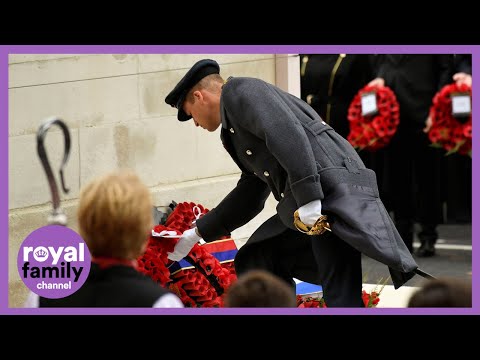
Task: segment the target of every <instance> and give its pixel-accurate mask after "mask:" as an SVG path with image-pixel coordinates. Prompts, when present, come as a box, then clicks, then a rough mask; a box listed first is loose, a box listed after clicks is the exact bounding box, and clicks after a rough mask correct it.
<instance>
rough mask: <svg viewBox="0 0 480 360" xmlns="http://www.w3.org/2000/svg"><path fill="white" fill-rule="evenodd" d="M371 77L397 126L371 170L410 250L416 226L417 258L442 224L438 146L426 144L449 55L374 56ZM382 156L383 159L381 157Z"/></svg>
mask: <svg viewBox="0 0 480 360" xmlns="http://www.w3.org/2000/svg"><path fill="white" fill-rule="evenodd" d="M376 64H377V69H376V74H377V78H376V79H374V80H373V81H372V82H371V83H370V85H378V86H388V87H390V88H391V89H392V90H393V92H394V93H395V95H396V97H397V100H398V103H399V107H400V124H399V126H398V128H397V132H396V133H395V135H394V136H393V138H392V140H391V142H390V144H388V145H387V147H386V148H385V149H381V150H380V151H378V153H377V161H378V163H377V165H375V166H374V170H375V171H376V173H377V176H378V177H379V183H380V194H381V197H382V199H383V200H384V201H385V204H386V206H387V209H388V210H389V211H391V212H392V213H393V217H394V221H395V224H396V227H397V229H398V231H399V233H400V235H401V237H402V238H403V240H404V241H405V244H406V245H407V247H408V249H409V250H410V251H411V252H413V237H414V225H415V223H416V222H418V223H419V224H420V232H419V233H418V237H419V239H420V242H421V245H420V248H419V249H418V252H417V254H418V255H419V256H432V255H434V254H435V248H434V245H435V242H436V241H437V238H438V232H437V225H438V224H440V223H442V222H443V221H444V220H443V209H442V194H441V179H442V172H441V168H442V167H441V161H442V157H443V155H444V154H443V152H442V150H441V149H438V148H433V147H431V146H430V145H431V143H430V140H429V139H428V134H427V132H428V130H429V126H431V119H430V116H429V113H430V107H431V105H432V100H433V97H434V96H435V94H436V93H437V92H438V91H439V90H440V89H441V88H442V87H443V86H445V85H447V84H449V83H451V81H452V80H451V79H452V74H453V73H452V70H453V69H452V66H453V56H452V55H430V54H427V55H424V54H420V55H419V54H414V55H385V54H380V55H377V60H376ZM381 159H383V162H382V160H381Z"/></svg>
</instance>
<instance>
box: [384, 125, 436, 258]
mask: <svg viewBox="0 0 480 360" xmlns="http://www.w3.org/2000/svg"><path fill="white" fill-rule="evenodd" d="M388 150H389V154H388V156H389V159H388V160H389V161H390V164H391V165H390V171H391V172H390V177H389V179H390V181H391V186H392V191H391V202H390V205H391V206H390V207H389V209H388V210H392V211H393V215H394V220H395V225H396V227H397V229H398V232H399V233H400V235H401V236H402V238H403V240H404V242H405V244H406V245H407V247H408V249H409V250H410V251H412V250H413V235H414V234H413V232H414V223H415V222H416V221H418V223H419V224H420V227H421V230H420V231H421V233H420V234H419V238H420V240H421V242H422V243H423V242H425V241H428V242H433V243H435V241H436V239H437V237H438V234H437V232H436V226H437V224H439V223H441V222H443V216H442V200H441V182H440V181H441V179H442V176H441V172H440V171H441V167H440V161H441V156H442V153H441V152H442V150H441V149H436V148H433V147H431V146H430V141H429V140H428V137H427V135H426V134H425V133H423V132H422V131H421V130H420V129H416V130H413V129H405V128H399V132H398V134H396V135H395V138H394V139H392V143H391V145H390V148H389V149H388Z"/></svg>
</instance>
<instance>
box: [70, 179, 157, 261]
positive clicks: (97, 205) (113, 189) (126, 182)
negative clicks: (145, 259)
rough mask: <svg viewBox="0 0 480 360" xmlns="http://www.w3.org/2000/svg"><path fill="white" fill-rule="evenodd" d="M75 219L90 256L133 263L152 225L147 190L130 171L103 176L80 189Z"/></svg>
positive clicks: (140, 252)
mask: <svg viewBox="0 0 480 360" xmlns="http://www.w3.org/2000/svg"><path fill="white" fill-rule="evenodd" d="M77 218H78V224H79V230H80V235H81V236H82V238H83V239H84V240H85V242H86V244H87V246H88V249H89V250H90V253H91V254H92V256H93V257H100V256H103V257H105V256H106V257H114V258H120V259H129V260H133V259H135V258H137V257H138V256H140V255H141V254H142V253H143V251H144V250H145V247H146V243H147V241H148V236H149V232H150V230H151V228H152V226H153V215H152V199H151V195H150V191H149V189H148V188H147V187H146V186H145V185H144V184H143V183H142V182H141V180H140V179H139V177H138V176H137V175H136V174H135V173H133V172H132V171H129V170H120V171H116V172H112V173H109V174H106V175H104V176H102V177H100V178H98V179H95V180H93V181H92V182H90V183H89V184H88V185H86V186H85V187H84V188H83V189H82V191H81V193H80V201H79V206H78V211H77Z"/></svg>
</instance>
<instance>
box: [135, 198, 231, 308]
mask: <svg viewBox="0 0 480 360" xmlns="http://www.w3.org/2000/svg"><path fill="white" fill-rule="evenodd" d="M207 212H208V209H205V208H204V207H203V206H202V205H197V204H195V203H192V202H190V203H188V202H183V203H179V204H178V205H176V206H175V208H174V210H173V211H172V213H171V214H170V215H169V216H168V218H167V220H166V222H165V224H159V225H156V226H155V227H154V228H153V229H152V233H151V235H150V238H149V241H148V245H147V249H146V251H145V252H144V254H143V255H142V256H141V257H140V258H139V259H138V268H139V270H140V271H141V272H142V273H144V274H146V275H147V276H149V277H151V278H152V279H153V280H155V281H157V282H158V283H159V284H160V285H162V286H163V287H166V288H168V289H170V290H172V291H173V292H174V293H176V294H177V295H178V296H179V297H180V300H181V301H182V302H183V304H184V305H185V307H223V306H224V303H223V298H224V294H225V292H226V290H227V289H228V287H229V286H230V285H231V284H232V283H233V282H234V281H235V280H236V278H237V277H236V273H235V268H234V264H233V260H234V257H235V254H236V252H237V247H236V245H235V242H234V241H233V240H232V239H231V238H227V237H224V238H221V239H219V240H216V241H212V242H209V243H205V244H195V245H194V246H193V248H192V250H191V251H190V252H189V253H188V255H187V256H186V257H185V258H183V259H182V260H180V261H178V262H177V261H172V260H170V259H168V257H167V256H168V253H169V252H171V251H173V249H174V247H175V244H176V243H177V241H178V239H179V238H180V236H181V234H182V233H183V232H184V231H185V230H187V229H190V228H191V226H192V223H193V222H194V220H195V219H197V218H199V217H200V216H202V215H204V214H205V213H207Z"/></svg>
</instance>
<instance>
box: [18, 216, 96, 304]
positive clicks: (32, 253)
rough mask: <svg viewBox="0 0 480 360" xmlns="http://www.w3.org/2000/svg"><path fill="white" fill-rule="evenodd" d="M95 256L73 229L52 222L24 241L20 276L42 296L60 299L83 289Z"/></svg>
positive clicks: (20, 261)
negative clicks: (92, 256) (92, 255)
mask: <svg viewBox="0 0 480 360" xmlns="http://www.w3.org/2000/svg"><path fill="white" fill-rule="evenodd" d="M90 264H91V256H90V252H89V251H88V247H87V245H86V244H85V242H84V241H83V239H82V237H81V236H80V235H79V234H77V233H76V232H75V231H73V230H72V229H70V228H68V227H65V226H60V225H48V226H44V227H42V228H39V229H37V230H35V231H33V232H32V233H31V234H30V235H28V237H27V238H25V240H24V241H23V242H22V244H21V246H20V249H19V251H18V257H17V266H18V273H19V275H20V278H21V279H22V280H23V282H24V283H25V285H26V286H27V287H28V288H29V289H30V290H31V291H33V292H34V293H35V294H37V295H38V296H42V297H45V298H50V299H59V298H62V297H66V296H69V295H71V294H73V293H74V292H75V291H77V290H78V289H80V287H82V285H83V284H84V283H85V281H86V280H87V277H88V274H89V272H90Z"/></svg>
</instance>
